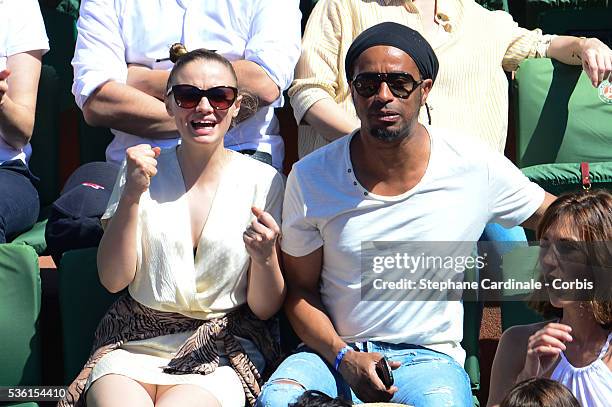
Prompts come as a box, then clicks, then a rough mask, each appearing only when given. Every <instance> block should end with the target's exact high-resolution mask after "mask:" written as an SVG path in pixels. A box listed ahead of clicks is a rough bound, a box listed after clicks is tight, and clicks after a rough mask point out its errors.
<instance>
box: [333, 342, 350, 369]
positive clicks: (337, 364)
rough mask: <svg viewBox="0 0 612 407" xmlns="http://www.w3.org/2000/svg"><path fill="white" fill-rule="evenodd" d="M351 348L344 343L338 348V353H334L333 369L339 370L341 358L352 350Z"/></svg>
mask: <svg viewBox="0 0 612 407" xmlns="http://www.w3.org/2000/svg"><path fill="white" fill-rule="evenodd" d="M352 350H353V348H351V347H350V346H348V345H344V346H343V347H342V348H340V350H339V351H338V353H337V354H336V358H335V360H334V370H335V371H336V372H337V371H339V370H340V364H341V363H342V360H343V359H344V356H345V355H346V354H347V353H348V352H350V351H352Z"/></svg>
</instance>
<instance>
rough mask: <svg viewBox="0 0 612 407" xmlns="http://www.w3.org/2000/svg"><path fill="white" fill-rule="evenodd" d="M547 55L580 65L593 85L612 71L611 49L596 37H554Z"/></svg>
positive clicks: (570, 63)
mask: <svg viewBox="0 0 612 407" xmlns="http://www.w3.org/2000/svg"><path fill="white" fill-rule="evenodd" d="M548 57H549V58H554V59H556V60H558V61H561V62H563V63H565V64H569V65H582V69H584V71H585V72H586V74H587V75H588V77H589V79H591V83H592V84H593V86H598V85H599V84H600V83H601V81H603V80H604V79H606V78H607V77H608V75H610V73H612V50H610V48H608V46H607V45H606V44H604V43H603V42H601V41H599V40H598V39H597V38H577V37H568V36H558V37H555V38H553V40H552V41H551V42H550V46H549V47H548Z"/></svg>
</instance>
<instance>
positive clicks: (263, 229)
mask: <svg viewBox="0 0 612 407" xmlns="http://www.w3.org/2000/svg"><path fill="white" fill-rule="evenodd" d="M251 212H253V215H255V217H256V219H255V220H254V221H253V222H251V225H250V226H249V227H248V228H247V229H246V230H245V231H244V234H243V236H242V239H243V240H244V244H245V246H246V250H247V252H248V253H249V255H250V256H251V259H252V260H253V261H255V262H257V263H259V264H265V263H269V262H270V260H271V259H272V257H273V256H276V239H277V238H278V235H280V228H279V227H278V225H277V224H276V221H275V220H274V218H273V217H272V215H270V214H269V213H268V212H265V211H263V210H261V209H259V208H256V207H252V208H251Z"/></svg>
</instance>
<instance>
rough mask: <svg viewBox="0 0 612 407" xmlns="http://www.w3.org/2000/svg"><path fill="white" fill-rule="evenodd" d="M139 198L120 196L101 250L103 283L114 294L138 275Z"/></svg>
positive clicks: (106, 230)
mask: <svg viewBox="0 0 612 407" xmlns="http://www.w3.org/2000/svg"><path fill="white" fill-rule="evenodd" d="M139 198H140V197H130V196H128V195H123V196H122V197H121V200H120V201H119V205H118V207H117V211H116V212H115V214H114V216H113V217H112V218H111V220H110V222H109V223H108V225H107V227H106V229H105V230H104V235H103V236H102V240H101V241H100V246H99V247H98V262H97V263H98V275H99V277H100V282H101V283H102V285H103V286H104V287H105V288H106V289H107V290H108V291H110V292H113V293H115V292H118V291H121V290H123V289H124V288H125V287H127V286H128V285H129V284H130V283H131V282H132V280H133V279H134V276H135V275H136V262H137V255H136V250H137V242H136V237H137V236H136V235H137V225H138V207H139V203H138V202H139Z"/></svg>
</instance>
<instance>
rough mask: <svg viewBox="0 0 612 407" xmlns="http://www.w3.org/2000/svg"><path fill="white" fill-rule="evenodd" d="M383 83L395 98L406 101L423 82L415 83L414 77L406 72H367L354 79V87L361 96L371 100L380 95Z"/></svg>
mask: <svg viewBox="0 0 612 407" xmlns="http://www.w3.org/2000/svg"><path fill="white" fill-rule="evenodd" d="M383 82H385V83H386V84H387V86H388V87H389V90H390V91H391V93H392V94H393V96H395V97H398V98H400V99H406V98H407V97H408V96H410V94H411V93H412V92H413V91H414V90H415V89H416V88H417V87H418V86H420V85H421V83H423V80H419V81H415V80H414V78H413V77H412V75H410V74H409V73H406V72H390V73H378V72H365V73H362V74H359V75H357V76H356V77H355V79H353V86H354V87H355V91H357V93H358V94H359V95H361V96H363V97H364V98H369V97H372V96H374V95H375V94H377V93H378V91H379V89H380V85H381V84H382V83H383Z"/></svg>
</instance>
